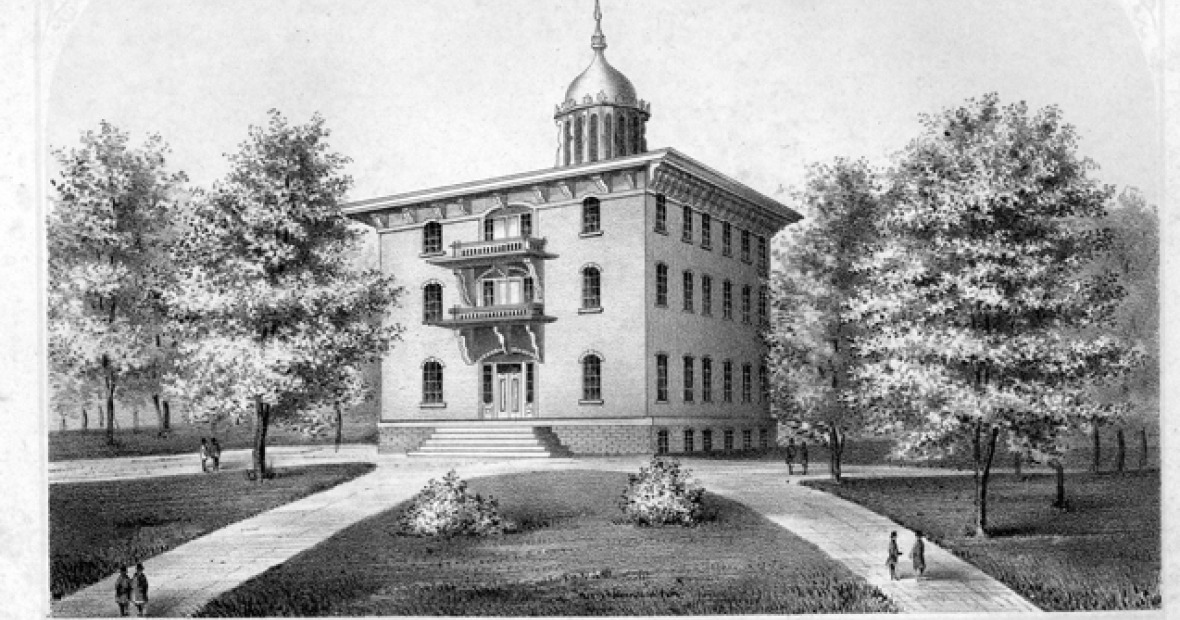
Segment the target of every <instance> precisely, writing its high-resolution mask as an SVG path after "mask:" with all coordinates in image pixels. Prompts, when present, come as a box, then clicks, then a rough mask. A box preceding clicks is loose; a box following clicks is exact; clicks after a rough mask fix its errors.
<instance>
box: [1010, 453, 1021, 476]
mask: <svg viewBox="0 0 1180 620" xmlns="http://www.w3.org/2000/svg"><path fill="white" fill-rule="evenodd" d="M1020 464H1021V463H1020V453H1019V452H1015V453H1013V454H1012V473H1013V474H1015V475H1016V477H1017V478H1019V477H1020Z"/></svg>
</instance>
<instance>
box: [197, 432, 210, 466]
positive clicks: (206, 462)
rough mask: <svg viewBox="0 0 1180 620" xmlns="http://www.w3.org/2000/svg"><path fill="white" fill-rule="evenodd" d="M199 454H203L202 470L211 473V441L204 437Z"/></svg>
mask: <svg viewBox="0 0 1180 620" xmlns="http://www.w3.org/2000/svg"><path fill="white" fill-rule="evenodd" d="M198 454H200V455H201V472H202V473H206V474H207V473H209V443H208V442H207V441H206V440H205V438H204V437H202V438H201V449H200V450H199V451H198Z"/></svg>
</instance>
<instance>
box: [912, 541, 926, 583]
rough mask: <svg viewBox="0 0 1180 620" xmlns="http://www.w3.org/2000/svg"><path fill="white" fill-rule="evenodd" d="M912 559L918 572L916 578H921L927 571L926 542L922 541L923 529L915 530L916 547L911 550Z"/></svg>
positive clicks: (915, 570)
mask: <svg viewBox="0 0 1180 620" xmlns="http://www.w3.org/2000/svg"><path fill="white" fill-rule="evenodd" d="M910 559H912V560H913V561H914V572H916V573H918V576H917V577H916V579H921V578H922V574H923V573H925V572H926V543H924V542H922V532H921V531H915V532H914V548H913V549H911V550H910Z"/></svg>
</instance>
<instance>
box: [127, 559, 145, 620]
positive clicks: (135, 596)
mask: <svg viewBox="0 0 1180 620" xmlns="http://www.w3.org/2000/svg"><path fill="white" fill-rule="evenodd" d="M131 602H132V603H135V611H136V615H137V616H140V617H145V616H147V604H148V579H147V575H145V574H143V564H136V565H135V576H134V577H132V578H131Z"/></svg>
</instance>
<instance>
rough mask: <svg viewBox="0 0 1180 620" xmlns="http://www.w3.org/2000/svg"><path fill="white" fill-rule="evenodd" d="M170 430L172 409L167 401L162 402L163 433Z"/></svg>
mask: <svg viewBox="0 0 1180 620" xmlns="http://www.w3.org/2000/svg"><path fill="white" fill-rule="evenodd" d="M170 430H172V407H171V405H169V403H168V401H164V433H165V434H167V433H168V431H170Z"/></svg>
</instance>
